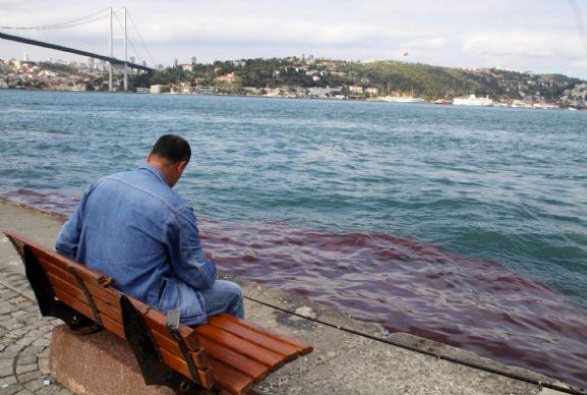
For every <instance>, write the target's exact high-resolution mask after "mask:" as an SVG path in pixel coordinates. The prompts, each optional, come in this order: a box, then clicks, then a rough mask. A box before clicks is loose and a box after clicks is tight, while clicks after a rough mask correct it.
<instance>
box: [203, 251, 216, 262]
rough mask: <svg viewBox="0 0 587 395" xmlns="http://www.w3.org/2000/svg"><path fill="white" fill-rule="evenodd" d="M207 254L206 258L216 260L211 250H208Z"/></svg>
mask: <svg viewBox="0 0 587 395" xmlns="http://www.w3.org/2000/svg"><path fill="white" fill-rule="evenodd" d="M205 255H206V258H208V259H210V260H211V261H213V260H214V258H213V257H212V253H211V252H210V251H206V252H205Z"/></svg>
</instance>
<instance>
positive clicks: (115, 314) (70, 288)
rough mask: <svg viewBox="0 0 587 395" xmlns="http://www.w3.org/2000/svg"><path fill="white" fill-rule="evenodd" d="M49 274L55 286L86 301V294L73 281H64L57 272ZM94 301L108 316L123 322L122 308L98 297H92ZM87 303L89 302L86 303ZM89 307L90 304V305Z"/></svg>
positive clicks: (99, 309) (100, 310) (101, 311)
mask: <svg viewBox="0 0 587 395" xmlns="http://www.w3.org/2000/svg"><path fill="white" fill-rule="evenodd" d="M47 275H48V276H49V281H50V282H51V285H52V286H53V287H55V288H58V289H62V290H64V291H65V292H67V293H68V294H69V295H71V296H73V297H75V298H76V299H78V300H80V301H83V302H86V295H85V294H84V293H83V291H82V290H81V289H79V288H78V287H76V286H74V285H73V284H71V283H68V282H66V281H63V280H62V279H61V278H59V277H57V276H56V275H55V274H53V273H51V272H49V273H47ZM92 299H93V300H94V303H95V304H96V308H97V309H98V311H99V312H100V313H102V314H106V315H107V316H108V317H110V318H112V320H114V321H116V322H118V323H122V313H121V311H120V309H116V308H115V307H113V306H111V305H109V304H106V303H104V302H103V301H102V300H100V299H98V298H92ZM86 304H87V303H86ZM88 307H89V306H88ZM92 318H93V317H92Z"/></svg>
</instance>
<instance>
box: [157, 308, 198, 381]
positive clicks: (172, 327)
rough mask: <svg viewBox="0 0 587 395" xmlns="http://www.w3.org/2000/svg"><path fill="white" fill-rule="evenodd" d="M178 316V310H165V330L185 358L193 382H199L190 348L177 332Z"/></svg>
mask: <svg viewBox="0 0 587 395" xmlns="http://www.w3.org/2000/svg"><path fill="white" fill-rule="evenodd" d="M179 317H180V312H179V310H175V309H174V310H169V311H167V323H166V325H165V326H166V327H167V331H168V332H169V334H170V335H171V337H173V338H174V339H175V342H176V343H177V345H178V346H179V349H180V350H181V353H182V355H183V358H184V359H185V362H186V364H187V365H188V369H189V371H190V374H191V375H192V379H193V380H194V383H196V384H200V377H199V376H198V369H197V368H196V365H195V364H194V360H193V359H192V355H191V354H190V350H189V349H188V347H187V346H186V344H185V342H184V341H183V339H182V338H181V334H180V333H179Z"/></svg>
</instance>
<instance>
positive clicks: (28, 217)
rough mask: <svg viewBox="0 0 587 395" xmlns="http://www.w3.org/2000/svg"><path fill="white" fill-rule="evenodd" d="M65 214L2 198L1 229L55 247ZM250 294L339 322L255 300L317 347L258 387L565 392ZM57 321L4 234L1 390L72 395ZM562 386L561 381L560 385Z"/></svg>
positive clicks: (271, 320) (263, 312)
mask: <svg viewBox="0 0 587 395" xmlns="http://www.w3.org/2000/svg"><path fill="white" fill-rule="evenodd" d="M62 221H63V219H62V218H60V217H57V216H50V215H45V214H42V213H40V212H38V211H34V210H31V209H29V208H25V207H18V206H16V205H14V204H10V203H6V202H0V230H6V229H11V230H15V231H18V232H19V233H21V234H23V235H26V236H27V237H29V238H30V239H32V240H35V241H36V242H39V243H40V244H43V245H47V246H52V245H53V242H54V240H55V237H56V235H57V233H58V231H59V229H60V227H61V224H62ZM233 280H235V281H237V282H239V283H240V284H241V285H242V286H243V290H244V293H245V295H246V296H247V297H250V298H252V299H254V300H258V301H261V302H264V303H268V304H271V305H275V306H277V307H279V308H281V309H286V310H289V311H297V312H298V313H301V314H302V315H310V316H312V317H316V318H317V319H319V320H320V321H323V322H328V323H330V324H332V325H334V326H335V327H334V328H333V327H331V326H327V325H323V324H320V323H316V322H313V321H310V320H306V319H304V318H300V317H297V316H294V315H291V314H288V313H285V312H283V311H280V310H276V309H273V308H271V307H268V306H266V305H264V304H260V303H257V302H254V301H252V300H249V299H247V300H246V301H245V304H246V305H245V308H246V316H247V320H250V321H252V322H255V323H257V324H259V325H261V326H263V327H266V328H269V329H271V330H273V331H275V332H278V333H282V334H284V335H286V336H291V337H294V338H298V339H300V340H303V341H305V342H308V343H311V344H312V345H313V346H314V352H313V353H311V354H309V355H307V356H305V357H302V358H299V359H298V360H296V361H294V362H293V363H290V364H288V365H286V366H285V367H283V368H281V369H280V370H278V371H277V372H275V373H273V374H271V375H270V376H269V377H268V378H266V379H265V380H264V381H262V382H261V383H259V384H258V385H257V386H256V387H255V391H257V392H259V393H271V394H327V393H337V394H347V393H348V394H471V395H477V394H479V395H480V394H488V395H492V394H516V395H522V394H538V393H540V394H541V395H548V394H558V393H559V392H557V391H553V390H548V389H541V388H539V387H538V386H537V385H534V384H529V383H525V382H522V381H518V380H515V379H511V378H507V377H505V376H502V375H498V374H494V373H489V372H486V371H483V370H479V369H474V368H471V367H467V366H464V365H462V364H457V363H453V362H449V361H446V360H442V359H438V358H435V357H432V356H428V355H424V354H421V353H418V352H414V351H410V350H406V349H404V348H401V347H396V346H392V345H389V344H385V343H382V342H379V341H376V340H373V339H369V338H366V337H363V336H359V335H356V334H351V333H348V332H346V331H342V330H339V329H337V328H336V326H340V327H344V328H349V329H352V330H354V331H359V332H361V333H365V334H369V335H371V336H375V337H378V338H387V339H392V340H393V341H395V342H398V343H401V344H405V345H408V346H413V347H417V348H420V349H423V350H427V351H431V352H433V353H436V354H442V355H449V356H451V357H454V358H458V359H462V360H465V361H469V362H474V363H476V364H481V365H483V366H487V367H489V368H493V369H501V370H503V371H506V372H510V373H515V374H519V375H522V376H524V377H528V378H531V379H534V380H541V381H542V382H551V383H554V382H555V380H553V379H550V378H548V377H545V376H543V375H540V374H538V373H534V372H530V371H527V370H524V369H521V368H515V367H508V366H504V365H501V364H499V363H497V362H494V361H491V360H489V359H487V358H482V357H479V356H477V355H475V354H473V353H470V352H468V351H464V350H460V349H456V348H453V347H450V346H446V345H443V344H439V343H435V342H431V341H428V340H425V339H422V338H418V337H415V336H411V335H408V334H405V333H397V334H392V335H391V336H389V335H388V334H386V331H385V329H384V328H383V327H381V326H379V325H376V324H371V323H365V322H361V321H357V320H354V319H351V318H350V317H348V316H346V315H345V314H343V313H341V312H337V311H334V310H333V309H330V308H326V307H324V306H321V305H319V304H316V303H313V302H311V301H308V300H307V299H304V298H300V297H296V296H293V295H290V294H285V293H282V292H280V291H279V290H278V289H270V288H266V287H262V286H260V285H259V284H256V283H252V282H248V281H242V280H240V279H233ZM58 322H59V320H55V319H50V318H41V317H40V314H39V313H38V309H37V308H36V306H35V305H34V297H33V295H32V292H31V290H30V288H29V286H28V282H27V281H26V278H25V277H24V267H23V265H22V263H21V262H20V258H19V257H18V255H17V254H16V252H15V251H14V249H13V248H12V245H11V244H10V243H9V242H8V240H7V239H6V238H5V237H4V236H3V235H1V236H0V334H1V335H2V337H1V339H2V340H1V341H0V395H12V394H15V393H18V394H21V393H22V394H25V393H69V392H68V391H67V390H66V389H64V388H63V387H62V386H61V385H59V384H58V383H52V384H50V385H44V380H45V379H46V377H47V375H48V369H47V366H46V365H47V356H48V346H49V334H50V331H51V329H52V327H53V326H54V325H55V324H56V323H58ZM558 384H561V383H558Z"/></svg>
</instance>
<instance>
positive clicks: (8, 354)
mask: <svg viewBox="0 0 587 395" xmlns="http://www.w3.org/2000/svg"><path fill="white" fill-rule="evenodd" d="M17 355H18V351H9V350H5V351H2V352H0V359H14V358H16V356H17Z"/></svg>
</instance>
